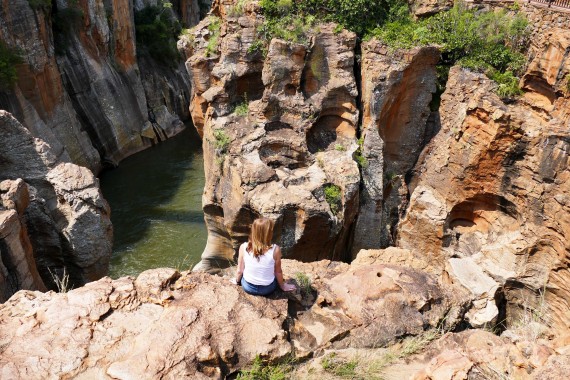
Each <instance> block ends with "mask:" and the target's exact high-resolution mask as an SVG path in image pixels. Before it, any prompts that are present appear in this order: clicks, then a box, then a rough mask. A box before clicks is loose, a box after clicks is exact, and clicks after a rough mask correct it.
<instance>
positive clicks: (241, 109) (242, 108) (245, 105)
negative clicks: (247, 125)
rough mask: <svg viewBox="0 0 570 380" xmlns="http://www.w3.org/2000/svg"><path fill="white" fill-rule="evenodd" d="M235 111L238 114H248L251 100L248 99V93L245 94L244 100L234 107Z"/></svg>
mask: <svg viewBox="0 0 570 380" xmlns="http://www.w3.org/2000/svg"><path fill="white" fill-rule="evenodd" d="M234 113H235V114H236V115H237V116H247V114H248V113H249V102H248V101H247V93H245V94H244V99H243V102H241V103H239V104H238V105H237V106H236V108H234Z"/></svg>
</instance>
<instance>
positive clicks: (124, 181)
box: [100, 126, 207, 278]
mask: <svg viewBox="0 0 570 380" xmlns="http://www.w3.org/2000/svg"><path fill="white" fill-rule="evenodd" d="M100 181H101V188H102V191H103V195H104V197H105V198H106V199H107V201H108V202H109V204H110V205H111V221H112V222H113V228H114V244H113V256H112V258H111V266H110V271H109V272H110V273H109V275H110V276H111V277H112V278H118V277H121V276H126V275H132V276H136V275H138V274H139V273H141V272H142V271H144V270H147V269H150V268H159V267H171V268H178V269H181V270H185V269H188V268H189V267H191V266H192V265H194V264H196V263H197V262H198V261H199V260H200V255H201V254H202V251H203V249H204V246H205V245H206V238H207V232H206V227H205V224H204V214H203V212H202V191H203V189H204V163H203V155H202V150H201V141H200V138H199V137H198V135H197V134H196V132H195V130H194V128H193V127H192V126H188V128H186V130H185V131H183V132H181V133H180V134H179V135H177V136H175V137H173V138H171V139H169V140H167V141H165V142H163V143H160V144H158V145H157V146H155V147H153V148H151V149H147V150H145V151H143V152H140V153H137V154H135V155H134V156H131V157H129V158H127V159H125V160H124V161H122V162H121V164H120V165H119V167H118V168H117V169H114V170H110V171H107V172H104V173H102V174H101V177H100Z"/></svg>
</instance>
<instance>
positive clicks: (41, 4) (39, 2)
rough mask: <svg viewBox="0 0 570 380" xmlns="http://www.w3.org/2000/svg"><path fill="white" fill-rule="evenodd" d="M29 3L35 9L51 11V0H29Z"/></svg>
mask: <svg viewBox="0 0 570 380" xmlns="http://www.w3.org/2000/svg"><path fill="white" fill-rule="evenodd" d="M28 4H30V7H31V8H32V9H33V10H35V11H38V10H41V11H44V12H49V10H50V9H51V0H28Z"/></svg>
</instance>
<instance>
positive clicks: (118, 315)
mask: <svg viewBox="0 0 570 380" xmlns="http://www.w3.org/2000/svg"><path fill="white" fill-rule="evenodd" d="M284 270H285V272H286V274H290V275H293V274H294V273H295V272H294V271H297V270H299V271H304V273H306V274H307V275H308V276H310V277H312V280H313V282H312V286H313V289H312V293H311V294H310V295H307V294H300V293H297V294H296V295H289V297H290V300H288V299H287V298H286V297H285V295H284V294H283V293H277V294H275V295H274V296H272V297H271V298H265V297H256V296H250V295H248V294H246V293H245V292H244V291H243V290H242V289H241V287H237V286H235V285H232V284H230V282H229V280H228V278H222V277H218V276H212V275H209V274H205V273H183V274H180V273H178V272H177V271H175V270H173V269H157V270H150V271H146V272H143V273H141V274H140V275H139V276H138V278H137V279H136V280H135V279H132V278H128V277H125V278H122V279H119V280H114V281H112V280H110V279H109V278H104V279H102V280H99V281H96V282H92V283H89V284H88V285H86V286H85V287H82V288H79V289H75V290H72V291H70V292H68V293H66V294H56V293H52V292H49V293H40V292H31V291H20V292H19V293H17V294H16V295H14V296H13V297H12V298H11V299H10V300H9V301H7V302H6V303H5V304H3V305H0V323H1V324H2V330H1V331H0V347H2V350H0V374H2V377H3V378H4V377H6V378H13V379H19V378H26V379H39V378H46V377H47V378H51V377H54V378H57V377H73V378H78V379H107V378H115V379H130V378H138V379H154V378H157V377H168V378H170V377H181V376H189V377H192V378H222V377H223V376H224V375H227V374H229V373H231V372H233V371H236V370H238V369H240V368H244V366H246V365H248V364H249V363H250V362H251V361H252V360H253V358H254V357H255V356H256V355H257V354H259V355H261V356H262V357H263V358H265V359H268V360H277V359H279V358H283V357H285V356H286V355H290V354H291V353H292V352H293V351H292V350H293V347H295V353H296V355H298V356H303V355H306V354H307V353H310V352H312V351H315V350H322V349H324V348H326V347H331V346H332V345H334V346H335V347H343V346H352V347H357V348H358V347H360V348H362V347H369V346H371V345H376V346H381V345H385V344H386V343H387V342H391V341H393V340H394V339H396V338H398V337H401V336H405V335H410V334H417V333H420V332H422V331H423V330H424V329H425V328H427V327H428V326H434V325H435V324H436V323H438V322H439V321H441V320H442V319H443V318H444V317H445V315H446V314H448V312H449V310H450V308H453V307H457V306H459V305H460V303H456V301H457V299H456V298H455V296H454V295H452V294H451V293H452V292H449V291H447V290H444V289H442V288H441V287H439V286H438V285H437V284H436V283H435V279H434V277H432V276H430V275H426V274H423V273H421V272H419V271H415V270H409V269H405V268H401V267H397V266H384V265H376V266H371V267H370V266H361V267H354V268H353V267H350V266H349V265H347V264H343V263H335V262H330V261H328V260H325V261H320V262H315V263H300V262H296V261H291V260H284ZM379 274H380V275H381V276H380V277H379ZM354 281H356V282H354ZM360 285H363V286H360ZM315 296H316V302H315ZM310 305H312V306H310ZM288 310H295V312H294V314H293V315H291V317H290V318H287V317H288ZM372 332H373V333H372ZM289 336H290V339H291V342H290V341H289V340H288V337H289ZM69 337H73V339H69Z"/></svg>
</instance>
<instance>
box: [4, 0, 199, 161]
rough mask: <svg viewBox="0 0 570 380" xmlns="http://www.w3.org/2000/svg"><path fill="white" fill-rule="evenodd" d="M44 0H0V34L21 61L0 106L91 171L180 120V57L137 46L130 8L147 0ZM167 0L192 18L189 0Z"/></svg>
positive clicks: (187, 20) (195, 15)
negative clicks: (147, 52) (161, 57)
mask: <svg viewBox="0 0 570 380" xmlns="http://www.w3.org/2000/svg"><path fill="white" fill-rule="evenodd" d="M51 3H52V6H51V7H41V6H38V5H36V6H34V7H33V8H32V5H30V4H31V3H30V2H29V1H27V0H16V1H12V2H10V4H9V5H7V4H5V5H3V6H2V13H0V40H1V41H3V42H5V43H6V44H7V46H9V47H11V48H14V49H17V51H18V52H19V54H20V55H21V56H22V58H24V62H23V63H22V64H20V65H18V81H17V82H16V84H15V85H14V86H13V87H12V88H8V89H4V90H3V91H2V92H0V109H5V110H8V111H9V112H11V113H12V114H14V116H15V117H16V118H17V119H18V120H20V121H21V122H22V123H23V124H24V125H25V126H26V128H28V129H29V130H30V132H31V133H32V134H33V135H34V136H35V137H38V138H41V139H43V140H44V141H46V143H48V144H49V145H50V146H51V147H52V149H54V151H55V152H57V155H58V156H62V158H64V159H66V160H71V161H72V162H74V163H76V164H78V165H82V166H86V167H88V168H90V169H92V170H93V171H95V172H98V171H99V170H100V169H101V168H102V166H104V165H117V164H118V162H119V161H120V160H121V159H123V158H124V157H126V156H128V155H130V154H132V153H134V152H137V151H139V150H141V149H144V148H146V147H149V146H151V145H153V144H154V143H156V142H158V141H161V140H163V139H165V138H167V137H170V136H172V135H174V134H176V133H177V132H179V131H180V130H181V129H183V128H184V125H183V121H186V120H188V119H189V113H188V109H187V107H188V103H189V100H190V82H189V78H188V74H187V73H186V70H185V69H184V67H183V65H182V63H180V64H179V65H178V66H177V65H176V64H174V65H170V66H169V65H164V64H160V63H158V62H156V61H155V60H153V59H152V58H147V59H143V60H141V59H140V58H141V57H139V56H138V55H137V45H136V39H135V10H141V9H143V8H144V7H147V6H151V5H157V1H135V2H134V4H133V1H111V2H104V1H102V0H97V1H86V0H80V1H77V2H69V1H66V0H57V1H56V0H54V1H52V2H51ZM174 3H175V4H174V5H175V7H173V9H174V11H173V12H174V13H173V17H179V18H180V19H181V20H182V22H183V23H184V25H187V26H192V25H194V24H196V23H197V22H198V21H199V17H200V8H199V3H198V0H194V1H177V2H174ZM178 15H180V16H178Z"/></svg>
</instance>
